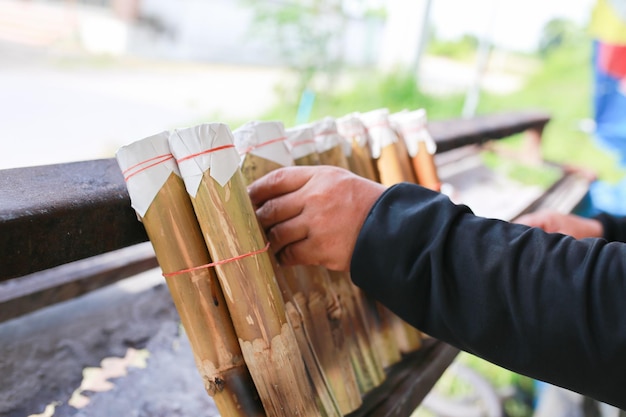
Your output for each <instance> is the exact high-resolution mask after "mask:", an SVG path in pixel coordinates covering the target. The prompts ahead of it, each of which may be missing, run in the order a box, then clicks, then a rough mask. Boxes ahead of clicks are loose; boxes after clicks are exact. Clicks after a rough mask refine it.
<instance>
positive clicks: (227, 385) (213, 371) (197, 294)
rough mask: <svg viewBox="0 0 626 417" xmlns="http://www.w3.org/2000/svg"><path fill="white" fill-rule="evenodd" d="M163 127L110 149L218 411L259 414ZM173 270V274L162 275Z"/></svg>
mask: <svg viewBox="0 0 626 417" xmlns="http://www.w3.org/2000/svg"><path fill="white" fill-rule="evenodd" d="M168 136H169V134H168V133H167V132H163V133H161V134H159V135H155V136H152V137H149V138H146V139H143V140H141V141H138V142H135V143H133V144H131V145H128V146H125V147H122V148H121V149H120V150H119V151H118V152H117V160H118V163H119V165H120V168H121V169H122V171H124V176H125V178H126V182H127V185H128V191H129V194H130V197H131V200H132V202H133V207H134V208H135V210H136V211H137V214H138V216H140V218H142V221H143V224H144V226H145V229H146V232H147V234H148V237H149V238H150V242H151V243H152V246H153V248H154V251H155V253H156V256H157V260H158V262H159V265H160V266H161V269H162V270H163V272H164V274H165V276H166V278H165V280H166V282H167V285H168V287H169V290H170V294H171V295H172V299H173V300H174V304H175V306H176V309H177V310H178V313H179V315H180V319H181V322H182V325H183V327H184V328H185V332H186V334H187V337H188V338H189V341H190V344H191V348H192V351H193V354H194V359H195V362H196V366H197V368H198V371H199V372H200V375H201V376H202V379H203V381H204V386H205V389H206V391H207V393H208V394H209V395H211V396H212V397H213V400H214V402H215V405H216V406H217V409H218V410H219V412H220V414H221V415H222V416H225V417H227V416H232V417H244V416H264V415H265V412H264V410H263V407H262V404H261V402H260V400H259V396H258V394H257V391H256V388H255V386H254V384H253V382H252V378H251V377H250V374H249V372H248V369H247V367H246V364H245V362H244V360H243V356H242V353H241V348H240V347H239V343H238V341H237V337H236V335H235V330H234V328H233V324H232V321H231V319H230V315H229V313H228V310H227V308H226V303H225V300H224V295H223V293H222V290H221V288H220V286H219V284H218V283H217V279H216V277H215V272H214V271H213V269H212V268H202V269H197V270H192V271H188V272H184V273H180V274H176V272H177V271H182V270H185V269H187V268H190V267H196V266H199V265H206V264H208V263H209V262H211V259H210V257H209V253H208V250H207V248H206V244H205V243H204V240H203V238H202V233H201V231H200V226H199V225H198V222H197V219H196V215H195V213H194V211H193V207H192V206H191V202H190V200H189V196H188V195H187V192H186V190H185V187H184V184H183V180H182V179H181V178H180V176H179V173H178V168H177V166H176V163H175V161H174V159H173V157H172V155H171V154H170V150H169V146H168V143H167V140H168ZM169 274H174V275H169Z"/></svg>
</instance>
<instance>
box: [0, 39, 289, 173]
mask: <svg viewBox="0 0 626 417" xmlns="http://www.w3.org/2000/svg"><path fill="white" fill-rule="evenodd" d="M284 76H285V75H284V74H283V73H282V71H280V70H279V69H277V68H267V67H261V68H259V67H239V66H236V67H235V66H224V65H208V64H196V63H172V62H163V63H158V62H148V61H141V62H140V61H136V60H112V59H110V60H105V61H102V62H99V61H98V60H97V59H91V60H87V61H85V60H84V59H78V60H77V59H73V58H72V59H65V58H63V57H61V58H59V57H58V56H54V57H52V56H50V52H49V50H47V49H45V48H32V47H25V46H20V45H17V44H12V43H0V131H1V132H2V137H1V139H0V169H2V168H13V167H19V166H30V165H42V164H49V163H59V162H66V161H76V160H85V159H96V158H107V157H112V156H114V154H115V151H116V150H117V149H118V148H119V147H120V146H122V145H124V144H127V143H130V142H133V141H135V140H138V139H141V138H143V137H146V136H149V135H152V134H154V133H158V132H160V131H162V130H166V129H172V128H176V127H185V126H189V125H191V124H197V123H202V122H210V121H227V120H237V121H241V122H245V121H247V120H248V119H252V118H258V117H259V116H260V113H261V112H262V111H263V110H264V109H267V108H268V107H269V106H271V105H272V104H273V103H274V100H275V94H274V86H275V85H276V84H277V83H278V82H279V80H281V79H284ZM231 127H232V128H236V127H237V126H231Z"/></svg>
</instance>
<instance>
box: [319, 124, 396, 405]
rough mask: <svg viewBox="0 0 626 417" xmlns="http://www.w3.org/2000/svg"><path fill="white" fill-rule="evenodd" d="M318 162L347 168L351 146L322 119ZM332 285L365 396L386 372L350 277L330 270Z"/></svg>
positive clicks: (378, 383)
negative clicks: (348, 334)
mask: <svg viewBox="0 0 626 417" xmlns="http://www.w3.org/2000/svg"><path fill="white" fill-rule="evenodd" d="M312 128H313V133H314V135H315V141H316V146H317V151H318V154H319V157H320V162H321V163H322V164H323V165H334V166H337V167H341V168H345V169H348V170H349V169H350V166H349V163H348V159H347V158H346V154H347V153H351V146H350V144H349V143H347V141H345V140H344V139H343V138H342V137H341V136H340V135H339V133H338V132H337V124H336V122H335V120H334V119H332V118H325V119H324V120H321V121H319V122H316V123H314V124H313V125H312ZM329 274H330V277H331V282H332V283H333V284H334V287H335V290H336V291H337V293H338V294H339V297H340V301H341V303H342V306H344V307H345V308H346V320H347V321H348V324H346V327H348V328H349V329H348V331H350V332H351V334H352V335H353V337H354V340H353V346H354V347H353V349H351V352H352V361H353V366H354V368H355V373H356V375H357V382H358V383H359V388H360V390H361V393H366V392H368V391H369V390H371V389H372V388H374V387H376V386H378V385H380V384H381V383H382V381H384V379H385V372H384V369H383V366H382V364H381V360H380V358H379V357H378V355H377V352H376V351H375V350H374V349H373V347H372V343H371V340H372V338H371V335H370V329H369V327H368V325H367V323H366V319H365V313H364V312H363V311H362V309H361V307H362V304H361V303H359V302H357V301H356V298H357V296H358V295H357V294H358V292H357V288H356V287H355V286H354V285H353V284H352V279H351V278H350V274H349V273H346V272H337V271H329Z"/></svg>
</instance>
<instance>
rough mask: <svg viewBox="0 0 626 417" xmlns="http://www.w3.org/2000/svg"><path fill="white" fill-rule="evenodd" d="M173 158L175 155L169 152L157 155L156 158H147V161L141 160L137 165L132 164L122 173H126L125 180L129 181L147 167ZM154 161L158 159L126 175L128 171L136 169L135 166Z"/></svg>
mask: <svg viewBox="0 0 626 417" xmlns="http://www.w3.org/2000/svg"><path fill="white" fill-rule="evenodd" d="M172 158H174V155H172V154H171V153H167V154H164V155H158V156H155V157H154V158H150V159H146V160H145V161H141V162H139V163H138V164H135V165H133V166H131V167H129V168H126V169H125V170H124V171H122V175H124V181H128V180H129V179H130V178H132V177H133V176H135V175H137V174H139V173H140V172H143V171H145V170H146V169H149V168H152V167H153V166H156V165H159V164H161V163H163V162H165V161H169V160H170V159H172ZM152 161H156V162H155V163H153V164H150V165H147V166H145V167H143V168H141V169H138V170H137V171H135V172H133V173H131V174H129V175H126V173H127V172H128V171H131V170H133V169H135V168H137V167H139V166H141V165H143V164H146V163H148V162H152Z"/></svg>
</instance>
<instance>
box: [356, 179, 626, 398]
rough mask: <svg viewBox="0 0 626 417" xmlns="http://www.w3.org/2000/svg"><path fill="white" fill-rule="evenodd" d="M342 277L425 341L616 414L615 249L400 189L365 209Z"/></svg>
mask: <svg viewBox="0 0 626 417" xmlns="http://www.w3.org/2000/svg"><path fill="white" fill-rule="evenodd" d="M610 220H611V219H610V218H609V221H610ZM603 224H605V227H607V226H606V223H603ZM351 273H352V279H353V280H354V282H355V283H356V284H357V285H358V286H360V287H361V288H362V289H363V290H365V291H366V292H367V293H369V294H371V295H372V296H373V297H375V298H376V299H378V300H379V301H380V302H381V303H383V304H384V305H386V306H387V307H388V308H390V309H391V310H392V311H394V312H395V313H396V314H397V315H399V316H400V317H402V318H403V319H404V320H406V321H407V322H408V323H410V324H412V325H413V326H415V327H416V328H418V329H420V330H422V331H424V332H426V333H428V334H430V335H432V336H433V337H436V338H438V339H440V340H443V341H445V342H447V343H450V344H451V345H453V346H456V347H458V348H460V349H462V350H465V351H467V352H470V353H472V354H475V355H477V356H480V357H482V358H484V359H486V360H488V361H491V362H493V363H496V364H498V365H500V366H503V367H505V368H508V369H511V370H513V371H515V372H518V373H521V374H524V375H528V376H531V377H533V378H536V379H540V380H543V381H547V382H550V383H552V384H555V385H559V386H562V387H565V388H568V389H570V390H573V391H577V392H580V393H582V394H585V395H588V396H591V397H593V398H596V399H598V400H600V401H603V402H606V403H609V404H612V405H615V406H617V407H620V408H623V409H626V244H623V243H609V242H607V240H605V239H581V240H576V239H573V238H571V237H569V236H564V235H561V234H556V233H554V234H548V233H545V232H544V231H542V230H540V229H538V228H529V227H527V226H523V225H518V224H511V223H507V222H503V221H500V220H493V219H485V218H480V217H477V216H475V215H473V214H472V212H471V211H470V210H469V209H468V208H467V207H465V206H463V205H455V204H453V203H451V202H450V201H449V200H448V198H447V197H445V196H443V195H441V194H437V193H434V192H432V191H429V190H427V189H425V188H422V187H419V186H415V185H410V184H400V185H396V186H393V187H391V188H390V189H388V190H387V191H386V192H385V193H384V194H383V195H382V196H381V198H380V199H379V200H378V201H377V202H376V204H375V205H374V207H373V208H372V210H371V212H370V213H369V215H368V217H367V219H366V221H365V223H364V225H363V227H362V229H361V232H360V234H359V237H358V240H357V243H356V247H355V251H354V254H353V257H352V263H351Z"/></svg>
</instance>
